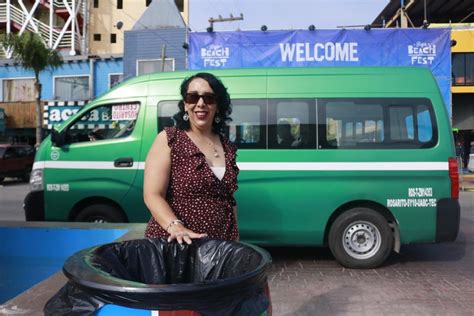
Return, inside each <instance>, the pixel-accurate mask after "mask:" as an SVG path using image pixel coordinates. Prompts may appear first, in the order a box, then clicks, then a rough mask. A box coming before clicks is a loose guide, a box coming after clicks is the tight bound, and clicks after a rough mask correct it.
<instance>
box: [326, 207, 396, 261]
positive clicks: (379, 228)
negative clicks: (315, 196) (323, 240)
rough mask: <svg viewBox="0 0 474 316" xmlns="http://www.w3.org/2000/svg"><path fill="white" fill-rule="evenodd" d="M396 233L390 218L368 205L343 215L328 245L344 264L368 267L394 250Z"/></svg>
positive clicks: (385, 257) (333, 228)
mask: <svg viewBox="0 0 474 316" xmlns="http://www.w3.org/2000/svg"><path fill="white" fill-rule="evenodd" d="M393 242H394V240H393V233H392V230H391V228H390V226H389V224H388V222H387V220H386V219H385V218H384V217H383V216H382V215H381V214H379V213H378V212H376V211H374V210H372V209H369V208H363V207H359V208H354V209H351V210H348V211H347V212H344V213H343V214H341V215H340V216H339V217H338V218H336V220H335V221H334V223H333V225H332V226H331V230H330V231H329V248H330V249H331V252H332V254H333V255H334V257H335V258H336V260H337V261H338V262H339V263H340V264H342V265H343V266H345V267H348V268H358V269H369V268H375V267H378V266H379V265H381V264H382V263H383V262H384V261H385V260H386V259H387V258H388V256H389V255H390V253H391V252H392V249H393Z"/></svg>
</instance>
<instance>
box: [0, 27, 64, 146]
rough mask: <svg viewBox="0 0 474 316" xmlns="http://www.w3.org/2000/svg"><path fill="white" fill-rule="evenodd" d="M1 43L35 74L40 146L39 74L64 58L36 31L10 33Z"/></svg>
mask: <svg viewBox="0 0 474 316" xmlns="http://www.w3.org/2000/svg"><path fill="white" fill-rule="evenodd" d="M1 43H2V45H3V46H4V47H5V48H6V49H10V50H12V57H13V59H14V60H15V61H16V62H18V63H19V64H20V65H21V66H22V67H23V68H24V69H26V70H31V71H33V72H34V74H35V100H36V146H39V144H40V143H41V140H42V139H43V128H42V126H43V118H42V117H41V83H40V80H39V75H40V73H41V72H42V71H44V70H46V69H47V68H50V69H51V70H53V69H56V68H58V67H59V66H61V65H62V63H63V59H62V57H61V55H60V54H59V53H58V52H57V51H55V50H53V49H50V48H48V47H47V46H46V45H45V44H44V43H43V40H42V39H41V37H40V36H39V35H37V34H35V33H31V32H26V33H23V34H21V35H16V34H8V35H6V36H5V37H4V38H3V39H2V40H1Z"/></svg>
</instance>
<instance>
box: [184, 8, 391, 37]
mask: <svg viewBox="0 0 474 316" xmlns="http://www.w3.org/2000/svg"><path fill="white" fill-rule="evenodd" d="M388 3H389V0H190V1H189V5H190V7H189V16H190V21H189V25H190V27H191V30H192V31H193V32H204V31H206V28H207V27H208V26H209V22H208V20H209V18H211V17H213V18H218V17H219V15H220V16H222V18H228V17H229V16H230V14H232V15H233V16H234V17H236V16H240V14H241V13H242V14H243V16H244V20H243V21H235V22H219V23H214V30H215V31H236V30H239V29H240V30H242V31H251V30H260V27H261V26H262V25H266V26H267V27H268V30H299V29H304V30H307V29H308V26H309V25H311V24H313V25H314V26H315V27H316V28H317V29H334V28H337V27H340V26H345V27H350V26H354V25H357V26H361V27H363V26H364V25H366V24H370V23H372V21H373V20H374V19H375V18H376V17H377V15H378V14H379V13H380V12H381V11H382V9H383V8H384V7H385V6H386V5H387V4H388Z"/></svg>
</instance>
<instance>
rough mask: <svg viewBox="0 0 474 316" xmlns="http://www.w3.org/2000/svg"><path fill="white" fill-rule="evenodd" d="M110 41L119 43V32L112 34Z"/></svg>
mask: <svg viewBox="0 0 474 316" xmlns="http://www.w3.org/2000/svg"><path fill="white" fill-rule="evenodd" d="M110 42H111V43H117V34H114V33H112V34H110Z"/></svg>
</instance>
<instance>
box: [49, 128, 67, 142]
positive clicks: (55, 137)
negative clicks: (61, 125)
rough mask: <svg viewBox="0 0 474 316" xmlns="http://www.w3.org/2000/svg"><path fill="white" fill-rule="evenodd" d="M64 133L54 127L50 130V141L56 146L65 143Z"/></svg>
mask: <svg viewBox="0 0 474 316" xmlns="http://www.w3.org/2000/svg"><path fill="white" fill-rule="evenodd" d="M64 135H65V134H64V133H60V132H58V131H57V130H55V129H54V128H53V129H52V130H51V142H52V143H53V145H54V146H56V147H61V146H62V145H64V144H65V140H64Z"/></svg>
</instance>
